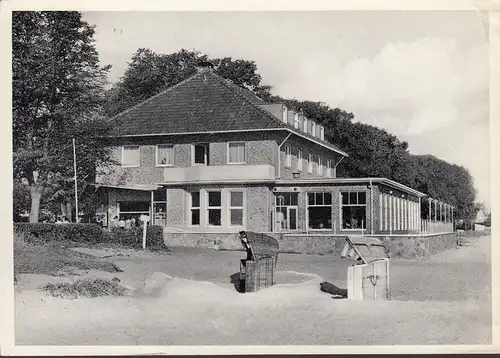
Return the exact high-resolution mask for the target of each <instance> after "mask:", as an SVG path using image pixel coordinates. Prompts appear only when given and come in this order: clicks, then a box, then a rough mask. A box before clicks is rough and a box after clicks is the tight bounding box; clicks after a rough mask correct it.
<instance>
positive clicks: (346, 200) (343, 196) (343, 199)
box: [341, 193, 349, 205]
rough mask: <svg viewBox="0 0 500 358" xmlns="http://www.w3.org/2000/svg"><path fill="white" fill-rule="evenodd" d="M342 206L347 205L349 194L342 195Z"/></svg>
mask: <svg viewBox="0 0 500 358" xmlns="http://www.w3.org/2000/svg"><path fill="white" fill-rule="evenodd" d="M341 195H342V204H344V205H347V204H349V193H342V194H341Z"/></svg>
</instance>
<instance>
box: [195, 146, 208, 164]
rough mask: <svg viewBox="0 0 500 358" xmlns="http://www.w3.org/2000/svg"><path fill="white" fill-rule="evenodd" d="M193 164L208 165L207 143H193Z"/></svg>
mask: <svg viewBox="0 0 500 358" xmlns="http://www.w3.org/2000/svg"><path fill="white" fill-rule="evenodd" d="M192 154H193V156H192V157H193V161H192V164H193V165H208V144H206V143H199V144H193V151H192Z"/></svg>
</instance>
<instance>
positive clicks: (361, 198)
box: [358, 191, 366, 204]
mask: <svg viewBox="0 0 500 358" xmlns="http://www.w3.org/2000/svg"><path fill="white" fill-rule="evenodd" d="M358 204H366V192H364V191H360V192H358Z"/></svg>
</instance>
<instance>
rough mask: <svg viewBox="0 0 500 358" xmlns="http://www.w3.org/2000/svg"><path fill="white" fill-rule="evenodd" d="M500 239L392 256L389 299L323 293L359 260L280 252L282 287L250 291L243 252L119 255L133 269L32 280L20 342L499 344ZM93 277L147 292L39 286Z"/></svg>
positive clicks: (19, 324) (21, 307) (25, 284)
mask: <svg viewBox="0 0 500 358" xmlns="http://www.w3.org/2000/svg"><path fill="white" fill-rule="evenodd" d="M490 243H491V240H490V237H482V238H477V239H471V240H470V245H469V246H468V247H462V248H459V249H456V250H449V251H446V252H443V253H441V254H439V255H437V256H434V257H433V258H432V259H429V260H420V261H419V260H396V259H394V260H391V291H392V292H391V293H392V298H393V300H392V301H388V302H383V301H377V302H370V301H349V300H338V299H332V297H331V296H330V295H328V294H325V293H322V292H321V291H320V290H319V283H320V282H322V281H329V282H331V283H334V284H335V285H337V286H339V287H343V288H345V287H346V268H347V266H349V265H351V264H352V263H353V262H352V261H350V260H346V259H341V258H340V257H338V256H330V255H324V256H321V255H293V254H280V258H279V262H278V268H277V269H278V272H277V274H276V281H277V285H276V286H274V287H272V288H269V289H266V290H262V291H260V292H257V293H251V294H239V293H237V292H236V291H235V290H234V286H233V284H232V283H231V276H232V275H234V274H236V273H237V272H238V271H239V259H240V258H242V257H243V256H244V254H243V253H242V252H224V251H212V250H193V249H185V248H176V249H174V250H173V251H172V252H171V253H170V254H168V255H165V254H152V253H137V252H133V251H130V252H128V253H127V252H122V254H123V256H114V257H110V258H108V259H109V260H111V261H113V262H114V263H116V264H117V265H118V266H119V267H120V268H122V269H123V270H124V272H122V273H101V272H90V273H86V274H85V275H83V276H80V277H64V278H58V279H55V278H54V277H48V276H40V275H37V276H34V275H22V276H21V279H20V282H19V284H18V286H17V287H16V296H15V300H16V302H15V310H16V322H15V323H16V344H18V345H26V344H35V345H87V344H88V345H253V344H262V345H273V344H278V345H283V344H286V345H292V344H301V345H316V344H318V345H319V344H321V345H342V344H356V345H365V344H377V345H379V344H489V343H491V334H492V332H491V287H490V282H491V272H490ZM94 254H96V255H102V256H108V255H110V254H113V252H109V251H98V252H94ZM127 255H130V256H127ZM87 276H89V277H93V276H99V277H108V278H113V277H118V278H120V280H121V281H122V284H123V285H125V286H128V287H129V288H131V289H134V290H135V291H134V292H133V293H132V294H131V295H130V296H128V297H118V298H117V297H102V298H95V299H83V298H82V299H77V300H65V299H58V298H53V297H49V296H46V295H45V294H44V293H42V292H40V291H38V290H37V287H39V286H40V285H42V284H44V283H46V282H55V281H56V280H60V281H61V280H65V281H73V280H75V279H78V278H82V277H87Z"/></svg>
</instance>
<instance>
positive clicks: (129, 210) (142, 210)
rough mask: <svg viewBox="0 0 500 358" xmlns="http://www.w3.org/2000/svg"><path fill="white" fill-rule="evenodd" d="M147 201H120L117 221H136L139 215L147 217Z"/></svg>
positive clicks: (148, 206)
mask: <svg viewBox="0 0 500 358" xmlns="http://www.w3.org/2000/svg"><path fill="white" fill-rule="evenodd" d="M149 210H150V204H149V201H120V202H118V220H122V219H123V220H127V219H132V218H134V219H135V220H136V221H137V220H138V219H139V217H140V216H141V215H149Z"/></svg>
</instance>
